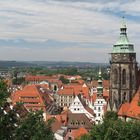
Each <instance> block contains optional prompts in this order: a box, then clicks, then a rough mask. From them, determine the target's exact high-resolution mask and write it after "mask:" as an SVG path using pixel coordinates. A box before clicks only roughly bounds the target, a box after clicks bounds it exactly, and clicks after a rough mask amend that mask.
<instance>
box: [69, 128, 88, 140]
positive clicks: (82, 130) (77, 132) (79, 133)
mask: <svg viewBox="0 0 140 140" xmlns="http://www.w3.org/2000/svg"><path fill="white" fill-rule="evenodd" d="M85 134H88V131H87V130H86V129H85V128H84V127H80V128H78V129H76V130H72V132H71V135H72V137H73V138H74V139H77V138H80V137H81V136H83V135H85Z"/></svg>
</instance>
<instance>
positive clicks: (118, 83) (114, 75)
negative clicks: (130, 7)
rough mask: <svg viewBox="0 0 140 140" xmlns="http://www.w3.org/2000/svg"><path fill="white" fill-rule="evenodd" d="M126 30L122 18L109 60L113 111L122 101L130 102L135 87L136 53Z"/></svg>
mask: <svg viewBox="0 0 140 140" xmlns="http://www.w3.org/2000/svg"><path fill="white" fill-rule="evenodd" d="M126 30H127V27H126V24H125V22H124V19H123V21H122V23H121V27H120V37H119V39H118V41H117V43H116V44H115V45H113V50H112V53H111V61H110V107H111V110H113V111H117V110H118V108H119V107H120V105H121V104H122V103H123V102H130V101H131V99H132V97H133V95H134V93H135V92H136V89H137V79H136V75H137V71H138V68H137V62H136V53H135V52H134V46H133V44H131V43H130V42H129V40H128V38H127V33H126Z"/></svg>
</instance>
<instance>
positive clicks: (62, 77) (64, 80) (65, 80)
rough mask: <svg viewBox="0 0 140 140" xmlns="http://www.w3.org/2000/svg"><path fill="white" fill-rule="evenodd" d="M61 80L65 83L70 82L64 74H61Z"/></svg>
mask: <svg viewBox="0 0 140 140" xmlns="http://www.w3.org/2000/svg"><path fill="white" fill-rule="evenodd" d="M59 80H61V81H62V83H63V84H68V83H69V80H68V79H66V78H65V77H64V76H60V78H59Z"/></svg>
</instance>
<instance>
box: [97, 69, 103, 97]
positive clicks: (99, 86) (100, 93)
mask: <svg viewBox="0 0 140 140" xmlns="http://www.w3.org/2000/svg"><path fill="white" fill-rule="evenodd" d="M102 83H103V81H102V72H101V68H99V73H98V87H97V94H98V96H102V94H103V86H102Z"/></svg>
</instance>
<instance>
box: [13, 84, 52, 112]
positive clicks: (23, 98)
mask: <svg viewBox="0 0 140 140" xmlns="http://www.w3.org/2000/svg"><path fill="white" fill-rule="evenodd" d="M40 88H41V86H39V85H27V86H25V87H24V88H23V89H22V90H17V91H15V92H14V93H12V95H11V98H12V103H13V104H14V105H15V104H16V103H18V102H23V103H24V105H25V107H27V108H29V109H30V108H31V109H33V108H36V109H37V108H38V109H39V108H42V107H43V110H44V111H45V108H46V105H48V104H49V103H51V102H52V98H51V97H50V96H49V94H48V93H46V92H42V91H41V90H40ZM46 103H47V104H46Z"/></svg>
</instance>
